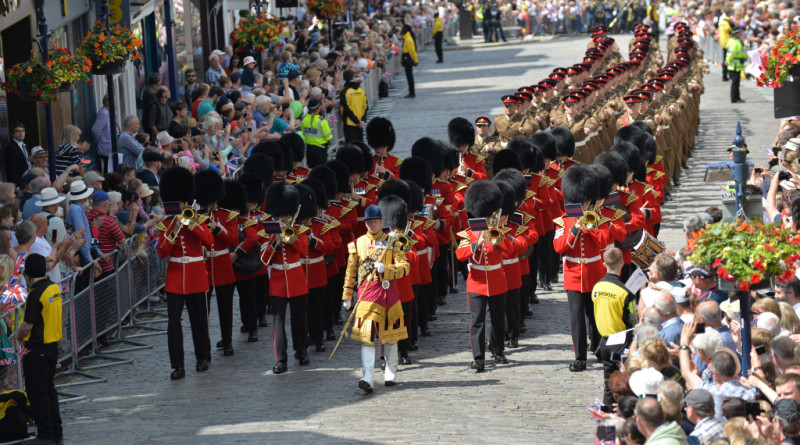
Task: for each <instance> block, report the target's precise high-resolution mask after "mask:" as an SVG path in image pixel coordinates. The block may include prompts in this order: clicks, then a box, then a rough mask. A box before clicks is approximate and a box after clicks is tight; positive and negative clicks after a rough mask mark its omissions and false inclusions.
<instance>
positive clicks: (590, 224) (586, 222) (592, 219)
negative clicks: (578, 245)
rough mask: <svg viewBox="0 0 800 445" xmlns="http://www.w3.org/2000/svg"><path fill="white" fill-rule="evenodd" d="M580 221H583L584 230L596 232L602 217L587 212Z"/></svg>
mask: <svg viewBox="0 0 800 445" xmlns="http://www.w3.org/2000/svg"><path fill="white" fill-rule="evenodd" d="M580 221H581V226H583V228H584V229H586V230H594V229H596V228H597V226H598V223H599V221H600V216H599V215H598V214H597V213H594V212H593V211H591V210H587V211H585V212H583V216H581V220H580Z"/></svg>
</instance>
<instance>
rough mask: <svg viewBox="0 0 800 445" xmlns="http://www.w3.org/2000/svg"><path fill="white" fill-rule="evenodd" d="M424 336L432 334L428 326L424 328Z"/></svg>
mask: <svg viewBox="0 0 800 445" xmlns="http://www.w3.org/2000/svg"><path fill="white" fill-rule="evenodd" d="M422 336H423V337H430V336H431V330H430V329H428V328H425V329H423V330H422Z"/></svg>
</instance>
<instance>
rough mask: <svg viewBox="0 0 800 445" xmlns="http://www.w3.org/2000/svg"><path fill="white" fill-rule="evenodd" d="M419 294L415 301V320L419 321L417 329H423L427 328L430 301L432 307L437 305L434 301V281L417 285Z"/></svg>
mask: <svg viewBox="0 0 800 445" xmlns="http://www.w3.org/2000/svg"><path fill="white" fill-rule="evenodd" d="M419 289H420V295H419V297H420V298H419V299H418V301H417V315H418V316H419V317H417V321H419V329H420V330H421V331H425V330H426V329H428V316H430V308H431V302H433V306H434V307H438V306H437V302H436V287H435V281H433V282H430V283H428V284H421V285H420V286H419Z"/></svg>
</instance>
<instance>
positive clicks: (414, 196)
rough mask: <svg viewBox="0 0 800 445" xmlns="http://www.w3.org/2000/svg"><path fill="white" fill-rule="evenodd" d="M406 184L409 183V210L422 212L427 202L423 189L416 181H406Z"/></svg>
mask: <svg viewBox="0 0 800 445" xmlns="http://www.w3.org/2000/svg"><path fill="white" fill-rule="evenodd" d="M406 184H408V211H409V212H421V211H422V207H423V206H424V204H425V199H424V198H423V197H422V189H421V188H419V186H418V185H417V183H416V182H414V181H406Z"/></svg>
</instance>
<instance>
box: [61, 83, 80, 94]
mask: <svg viewBox="0 0 800 445" xmlns="http://www.w3.org/2000/svg"><path fill="white" fill-rule="evenodd" d="M75 88H78V84H77V83H76V82H65V83H62V84H61V86H60V87H58V92H59V93H68V92H70V91H72V90H74V89H75Z"/></svg>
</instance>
